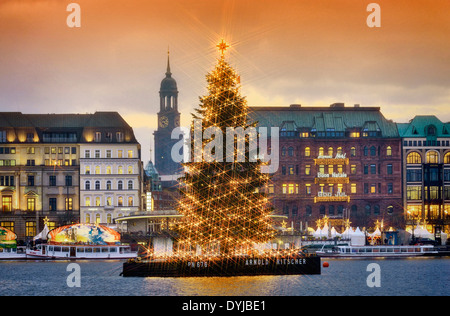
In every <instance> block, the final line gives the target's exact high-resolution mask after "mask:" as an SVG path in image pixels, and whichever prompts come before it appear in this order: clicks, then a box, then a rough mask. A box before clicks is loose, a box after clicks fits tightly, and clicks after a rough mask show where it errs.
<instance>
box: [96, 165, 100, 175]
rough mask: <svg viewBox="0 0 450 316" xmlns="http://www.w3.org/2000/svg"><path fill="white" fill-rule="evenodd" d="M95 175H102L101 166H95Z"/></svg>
mask: <svg viewBox="0 0 450 316" xmlns="http://www.w3.org/2000/svg"><path fill="white" fill-rule="evenodd" d="M95 174H100V166H95Z"/></svg>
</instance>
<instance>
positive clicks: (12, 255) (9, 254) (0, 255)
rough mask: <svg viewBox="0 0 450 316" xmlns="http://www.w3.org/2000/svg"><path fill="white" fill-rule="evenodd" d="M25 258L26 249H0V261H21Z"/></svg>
mask: <svg viewBox="0 0 450 316" xmlns="http://www.w3.org/2000/svg"><path fill="white" fill-rule="evenodd" d="M26 258H27V254H26V247H20V246H19V247H15V248H0V260H22V259H26Z"/></svg>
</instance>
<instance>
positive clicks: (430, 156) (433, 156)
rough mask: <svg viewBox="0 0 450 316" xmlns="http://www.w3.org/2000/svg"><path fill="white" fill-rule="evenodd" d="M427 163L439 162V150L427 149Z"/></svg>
mask: <svg viewBox="0 0 450 316" xmlns="http://www.w3.org/2000/svg"><path fill="white" fill-rule="evenodd" d="M427 163H439V154H438V152H437V151H434V150H430V151H427Z"/></svg>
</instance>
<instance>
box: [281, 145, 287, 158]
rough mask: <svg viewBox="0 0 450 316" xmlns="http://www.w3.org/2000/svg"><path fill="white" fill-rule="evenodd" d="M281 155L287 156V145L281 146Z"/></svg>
mask: <svg viewBox="0 0 450 316" xmlns="http://www.w3.org/2000/svg"><path fill="white" fill-rule="evenodd" d="M281 156H282V157H284V156H286V147H283V148H281Z"/></svg>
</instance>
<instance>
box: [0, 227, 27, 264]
mask: <svg viewBox="0 0 450 316" xmlns="http://www.w3.org/2000/svg"><path fill="white" fill-rule="evenodd" d="M25 249H26V247H20V246H19V247H17V235H16V234H15V233H14V232H12V231H11V230H9V229H7V228H4V227H1V226H0V260H17V259H26V253H25Z"/></svg>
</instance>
